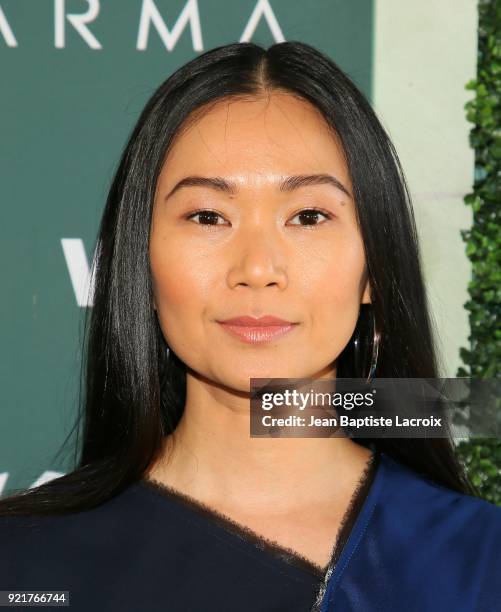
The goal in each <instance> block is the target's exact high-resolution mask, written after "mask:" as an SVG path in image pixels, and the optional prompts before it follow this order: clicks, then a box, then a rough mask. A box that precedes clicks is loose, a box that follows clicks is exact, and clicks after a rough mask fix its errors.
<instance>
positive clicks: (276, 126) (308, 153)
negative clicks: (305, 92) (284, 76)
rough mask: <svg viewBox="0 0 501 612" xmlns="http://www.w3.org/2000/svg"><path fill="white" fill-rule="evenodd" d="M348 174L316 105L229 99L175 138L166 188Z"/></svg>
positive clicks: (269, 97) (285, 99)
mask: <svg viewBox="0 0 501 612" xmlns="http://www.w3.org/2000/svg"><path fill="white" fill-rule="evenodd" d="M313 172H314V173H320V172H325V173H332V174H335V175H336V176H337V178H339V179H340V180H341V181H342V182H343V183H344V184H345V185H346V184H348V185H349V184H350V181H349V173H348V169H347V166H346V162H345V159H344V154H343V149H342V146H341V143H340V141H339V138H338V137H337V136H336V134H335V133H334V132H333V130H332V129H331V128H330V126H329V125H328V124H327V122H326V121H325V119H324V118H323V116H322V115H321V113H320V111H318V109H316V108H315V107H314V106H313V105H312V104H310V103H309V102H307V101H306V100H303V99H301V98H298V97H296V96H293V95H291V94H288V93H285V92H273V93H271V94H265V95H263V96H260V97H255V98H249V99H241V98H230V99H223V100H220V101H218V102H217V103H215V104H212V105H210V106H209V107H206V108H204V109H201V110H200V111H199V112H197V114H196V115H194V116H193V117H192V118H191V119H189V120H188V122H187V126H186V127H184V128H182V129H181V131H180V132H179V133H178V135H177V136H176V137H175V139H174V142H173V144H172V145H171V148H170V151H169V153H168V155H167V157H166V159H165V161H164V166H163V169H162V172H161V175H160V177H159V182H160V184H161V186H162V187H168V186H169V185H173V184H174V183H175V182H176V181H177V180H179V179H180V178H183V177H184V176H187V175H191V174H203V175H214V176H216V175H217V176H225V177H231V178H232V179H233V180H234V181H236V182H237V183H240V184H241V185H242V187H245V186H256V187H258V186H259V184H260V183H263V184H264V183H266V182H270V181H273V180H276V178H277V177H278V176H283V175H286V174H305V173H313Z"/></svg>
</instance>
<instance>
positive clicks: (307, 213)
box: [292, 208, 330, 225]
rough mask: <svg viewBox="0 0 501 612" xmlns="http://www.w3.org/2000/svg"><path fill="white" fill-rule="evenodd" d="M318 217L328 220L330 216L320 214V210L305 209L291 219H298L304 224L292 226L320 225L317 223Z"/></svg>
mask: <svg viewBox="0 0 501 612" xmlns="http://www.w3.org/2000/svg"><path fill="white" fill-rule="evenodd" d="M319 215H322V216H323V217H325V218H326V219H330V215H328V214H327V213H324V212H322V211H321V210H316V209H315V208H307V209H305V210H302V211H300V212H298V213H297V214H296V215H294V217H293V218H295V217H298V218H300V219H301V220H302V221H304V223H292V225H320V223H317V221H318V219H319Z"/></svg>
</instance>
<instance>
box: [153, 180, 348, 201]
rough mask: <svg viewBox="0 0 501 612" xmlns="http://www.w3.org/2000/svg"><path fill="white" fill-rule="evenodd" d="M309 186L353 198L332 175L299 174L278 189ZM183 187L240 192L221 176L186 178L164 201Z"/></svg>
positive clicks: (287, 190)
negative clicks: (329, 189)
mask: <svg viewBox="0 0 501 612" xmlns="http://www.w3.org/2000/svg"><path fill="white" fill-rule="evenodd" d="M309 185H332V186H333V187H336V188H337V189H339V190H340V191H342V192H343V193H345V194H346V195H347V196H348V197H350V198H351V197H352V195H351V193H350V192H349V191H348V189H347V188H346V187H345V186H344V185H343V184H342V183H341V181H340V180H339V179H337V178H336V177H335V176H333V175H332V174H298V175H293V176H287V177H285V178H283V179H281V180H280V181H279V183H278V188H279V190H280V191H285V192H289V191H293V190H295V189H299V188H300V187H306V186H309ZM183 187H208V188H210V189H216V190H217V191H221V192H223V193H226V194H228V195H234V194H235V193H237V191H238V188H237V185H236V183H235V182H233V181H228V180H227V179H224V178H222V177H219V176H215V177H209V176H186V177H185V178H183V179H181V180H180V181H179V182H178V183H176V185H175V186H174V187H173V188H172V189H171V190H170V191H169V193H168V194H167V195H166V196H165V198H164V201H167V200H168V199H169V198H170V197H171V196H172V195H174V193H176V191H178V190H179V189H182V188H183Z"/></svg>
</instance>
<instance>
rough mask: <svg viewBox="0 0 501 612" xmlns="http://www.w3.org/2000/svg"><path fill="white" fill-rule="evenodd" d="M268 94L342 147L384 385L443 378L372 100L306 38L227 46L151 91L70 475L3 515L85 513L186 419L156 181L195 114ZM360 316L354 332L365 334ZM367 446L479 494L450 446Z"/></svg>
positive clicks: (101, 300)
mask: <svg viewBox="0 0 501 612" xmlns="http://www.w3.org/2000/svg"><path fill="white" fill-rule="evenodd" d="M273 90H280V91H285V92H288V93H290V94H292V95H295V96H298V97H300V98H301V99H303V100H306V101H308V102H310V103H311V104H312V105H313V106H314V107H316V108H317V109H318V110H319V111H320V112H321V113H322V115H323V117H324V118H325V120H326V121H327V123H328V125H329V126H330V127H331V128H332V130H333V133H335V134H337V135H338V136H339V138H340V140H341V143H342V145H343V147H344V151H345V155H346V160H347V165H348V169H349V172H350V175H351V179H352V185H353V189H354V198H355V202H356V206H357V214H358V220H359V225H360V231H361V234H362V238H363V242H364V245H365V255H366V261H367V266H368V271H369V280H370V286H371V294H372V309H373V316H374V319H375V322H376V326H377V329H378V331H379V333H380V347H379V357H378V361H377V369H376V376H378V377H396V378H398V377H411V378H434V377H437V361H436V355H435V348H434V343H433V336H432V329H431V321H430V316H429V312H428V307H427V301H426V295H425V289H424V284H423V279H422V274H421V270H420V262H419V252H418V242H417V234H416V228H415V222H414V217H413V212H412V205H411V199H410V195H409V192H408V188H407V185H406V181H405V178H404V174H403V172H402V168H401V165H400V162H399V160H398V156H397V154H396V151H395V149H394V147H393V145H392V143H391V141H390V139H389V137H388V135H387V134H386V132H385V130H384V128H383V127H382V125H381V124H380V122H379V121H378V119H377V117H376V114H375V113H374V111H373V110H372V108H371V106H370V104H369V103H368V101H367V100H366V98H365V97H364V95H363V94H362V93H361V92H360V91H359V89H358V88H357V87H356V86H355V85H354V84H353V82H352V81H351V80H350V79H349V78H348V76H347V75H346V74H345V73H344V72H343V71H342V70H341V69H340V68H339V67H338V66H337V65H336V64H335V63H334V62H333V61H332V60H331V59H330V58H328V57H327V56H326V55H324V54H323V53H321V52H320V51H318V50H317V49H315V48H313V47H311V46H309V45H307V44H305V43H302V42H297V41H288V42H282V43H277V44H274V45H272V46H271V47H269V48H268V49H264V48H263V47H261V46H259V45H257V44H254V43H232V44H229V45H225V46H220V47H217V48H214V49H212V50H209V51H207V52H205V53H203V54H202V55H199V56H198V57H196V58H195V59H193V60H192V61H190V62H188V63H187V64H185V65H184V66H182V67H181V68H179V69H178V70H176V72H174V74H172V76H170V77H169V78H168V79H167V80H166V81H165V82H164V83H162V85H160V87H159V88H158V89H157V90H156V91H155V92H154V94H153V96H152V97H151V98H150V100H149V101H148V102H147V104H146V106H145V108H144V110H143V111H142V113H141V115H140V117H139V120H138V122H137V124H136V126H135V127H134V129H133V131H132V133H131V135H130V137H129V140H128V142H127V145H126V147H125V149H124V151H123V153H122V156H121V159H120V163H119V165H118V169H117V170H116V173H115V176H114V178H113V181H112V185H111V188H110V191H109V195H108V198H107V201H106V206H105V209H104V213H103V217H102V220H101V224H100V229H99V234H98V238H97V243H96V256H95V266H94V267H93V270H92V272H93V276H94V286H95V291H94V306H93V308H92V309H88V312H87V318H86V322H85V330H84V331H85V337H84V342H85V344H84V350H83V353H84V360H83V368H82V376H81V385H82V387H81V389H80V406H79V411H78V414H77V419H76V422H75V425H74V427H73V430H72V431H71V432H70V434H69V436H68V438H67V439H66V441H65V442H64V444H63V447H62V448H64V446H65V445H66V444H67V442H68V439H69V438H70V437H71V436H73V434H75V432H76V440H75V447H74V450H75V456H74V459H73V461H74V465H75V468H74V469H73V470H72V471H71V472H69V473H67V474H65V475H64V476H61V477H59V478H56V479H53V480H51V481H49V482H47V483H45V484H43V485H41V486H38V487H36V488H31V489H28V490H25V491H23V490H17V491H16V492H15V493H14V494H13V495H10V496H8V497H5V498H4V499H2V500H1V501H0V515H6V514H8V515H21V514H65V513H70V512H76V511H81V510H85V509H90V508H92V507H94V506H97V505H99V504H101V503H103V502H105V501H106V500H108V499H110V498H111V497H113V496H114V495H116V494H118V493H119V492H120V491H122V490H123V489H124V488H126V487H128V486H129V485H131V484H132V483H134V482H136V481H137V480H139V479H141V478H142V477H144V474H145V472H146V470H147V468H148V467H149V466H150V465H151V464H152V462H154V461H155V460H156V459H157V458H158V457H159V456H160V452H161V450H162V441H163V438H164V436H165V435H167V434H169V433H171V432H172V431H173V430H174V429H175V428H176V425H177V423H178V422H179V419H180V417H181V415H182V412H183V410H184V404H185V395H186V390H185V386H186V366H185V364H183V363H182V362H181V361H180V360H179V359H178V358H177V356H176V355H175V354H174V353H173V351H172V350H171V351H170V357H169V358H168V357H167V354H168V353H167V351H166V348H167V345H166V342H165V339H164V337H163V334H162V331H161V329H160V326H159V323H158V319H157V317H156V313H155V312H154V309H153V303H152V295H153V294H152V283H151V276H150V265H149V254H148V252H149V251H148V244H149V234H150V223H151V215H152V207H153V201H154V195H155V190H156V183H157V179H158V176H159V173H160V170H161V168H162V165H163V162H164V159H165V156H166V153H167V152H168V150H169V146H170V145H171V143H172V142H173V139H174V137H175V136H176V135H177V134H178V133H179V132H180V131H181V130H182V129H184V127H186V126H187V125H189V124H190V122H191V121H193V120H194V119H195V118H196V117H197V116H199V113H203V112H204V111H205V110H206V109H207V108H210V106H211V104H215V103H217V102H218V101H220V100H222V99H223V98H230V97H240V98H252V97H255V96H259V95H263V94H267V93H270V92H272V91H273ZM364 310H365V309H363V308H361V309H360V311H361V312H360V317H359V322H358V323H357V328H356V330H355V332H354V335H355V333H360V330H361V329H365V328H364V320H363V318H364V316H365V315H364V314H363V311H364ZM364 333H365V332H364ZM370 341H371V339H370V338H369V340H368V342H370ZM366 344H367V343H366ZM353 346H354V343H353V342H352V341H350V342H349V343H348V345H347V347H346V348H345V349H344V351H343V352H342V353H341V355H340V356H339V358H338V376H339V377H340V378H341V377H362V376H365V370H366V368H365V365H364V367H363V368H362V366H361V365H360V363H359V361H360V360H358V362H357V361H356V360H355V355H354V352H353V351H354V348H353ZM369 346H370V345H369ZM357 363H358V365H356V364H357ZM362 370H363V371H362ZM80 438H81V441H80ZM355 441H356V442H358V443H360V444H362V445H364V446H367V445H368V444H369V442H368V441H367V440H355ZM371 445H372V446H374V447H375V449H376V450H381V451H383V452H385V453H387V454H388V455H390V456H392V457H393V458H394V459H396V460H397V461H398V462H400V463H402V464H405V465H407V466H409V467H410V468H412V469H413V470H415V471H416V472H418V473H420V474H421V475H423V476H425V477H426V478H428V479H430V480H432V481H434V482H436V483H438V484H440V485H442V486H445V487H448V488H450V489H454V490H456V491H459V492H462V493H467V494H471V495H478V492H477V491H476V490H475V488H474V487H473V485H472V484H471V482H470V481H469V479H468V477H467V475H466V473H465V471H464V467H463V465H462V464H461V462H460V460H459V458H458V455H457V454H456V452H455V450H454V444H453V441H452V439H450V438H431V439H374V440H372V444H371ZM60 452H61V451H60Z"/></svg>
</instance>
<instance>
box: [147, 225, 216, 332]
mask: <svg viewBox="0 0 501 612" xmlns="http://www.w3.org/2000/svg"><path fill="white" fill-rule="evenodd" d="M197 253H199V251H198V250H195V249H187V248H182V245H180V244H176V242H175V241H173V240H166V239H162V238H159V237H157V236H152V239H151V242H150V266H151V276H152V283H153V293H154V296H155V302H156V306H157V313H158V317H159V320H160V322H161V325H162V329H163V330H164V332H165V331H167V330H172V329H176V330H179V331H180V332H182V334H185V335H186V337H188V336H189V335H190V334H191V335H193V334H194V333H195V332H196V328H195V326H196V323H195V322H196V321H201V320H202V317H201V315H203V313H204V311H205V307H206V304H207V303H208V300H209V296H210V294H211V286H212V285H213V279H212V277H211V271H210V268H208V267H207V266H206V265H203V263H202V262H201V260H200V255H199V254H197ZM171 335H172V333H169V336H171Z"/></svg>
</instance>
